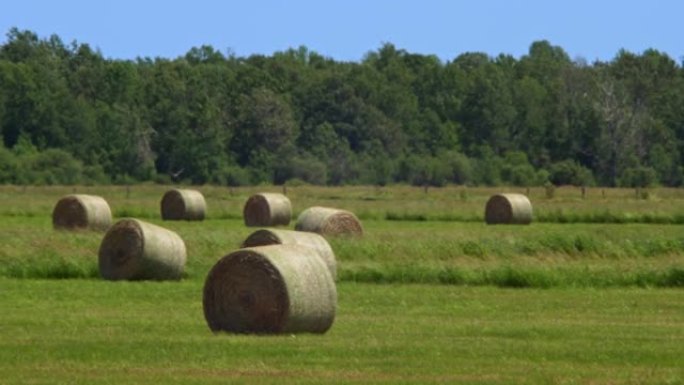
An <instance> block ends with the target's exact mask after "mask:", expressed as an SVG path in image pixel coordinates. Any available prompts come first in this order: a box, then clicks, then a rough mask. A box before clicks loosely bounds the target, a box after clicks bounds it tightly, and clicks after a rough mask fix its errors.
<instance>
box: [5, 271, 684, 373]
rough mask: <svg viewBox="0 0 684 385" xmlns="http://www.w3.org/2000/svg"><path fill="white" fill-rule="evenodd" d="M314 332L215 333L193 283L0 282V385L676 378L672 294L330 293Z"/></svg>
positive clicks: (681, 306)
mask: <svg viewBox="0 0 684 385" xmlns="http://www.w3.org/2000/svg"><path fill="white" fill-rule="evenodd" d="M338 291H339V306H338V312H337V317H336V320H335V323H334V325H333V328H332V329H331V330H330V331H329V332H328V333H327V334H325V335H322V336H321V335H307V334H303V335H296V336H274V337H273V336H240V335H229V334H218V335H214V334H212V333H211V332H210V331H209V329H208V327H207V326H206V324H205V322H204V319H203V316H202V310H201V282H200V281H197V280H187V281H183V282H167V283H155V282H132V283H127V282H119V283H111V282H103V281H94V280H66V281H55V280H47V281H44V280H15V279H0V292H2V293H3V308H4V311H3V312H0V325H2V329H1V333H2V337H3V338H2V339H0V378H2V379H3V380H2V382H3V383H4V384H24V383H71V384H73V383H83V384H107V383H150V384H152V383H179V384H180V383H183V384H185V383H226V382H230V383H274V384H275V383H278V384H282V383H363V384H365V383H478V384H510V383H563V384H573V383H610V384H635V383H639V384H641V383H653V384H678V383H682V381H684V373H683V369H682V366H681V357H682V356H683V355H684V344H682V341H683V340H684V328H682V327H681V326H682V324H684V302H682V293H681V290H671V289H658V290H643V289H628V290H625V289H620V290H614V289H602V290H594V289H572V290H569V289H564V290H532V289H530V290H511V289H503V290H502V289H495V288H467V287H456V286H429V285H368V284H354V283H341V284H339V285H338Z"/></svg>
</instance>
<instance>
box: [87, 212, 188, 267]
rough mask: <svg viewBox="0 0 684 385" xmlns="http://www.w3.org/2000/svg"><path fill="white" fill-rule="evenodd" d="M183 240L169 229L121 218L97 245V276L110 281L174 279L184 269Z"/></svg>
mask: <svg viewBox="0 0 684 385" xmlns="http://www.w3.org/2000/svg"><path fill="white" fill-rule="evenodd" d="M185 260H186V252H185V243H184V242H183V240H182V239H181V237H179V236H178V234H176V233H174V232H173V231H171V230H167V229H165V228H163V227H159V226H156V225H153V224H151V223H147V222H143V221H140V220H137V219H122V220H120V221H119V222H117V223H116V224H115V225H114V226H112V228H111V229H109V231H108V232H107V234H106V235H105V237H104V239H103V240H102V243H101V244H100V252H99V265H100V275H102V278H104V279H111V280H121V279H125V280H140V279H151V280H177V279H180V278H181V276H182V274H183V269H184V268H185Z"/></svg>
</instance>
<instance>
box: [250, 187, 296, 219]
mask: <svg viewBox="0 0 684 385" xmlns="http://www.w3.org/2000/svg"><path fill="white" fill-rule="evenodd" d="M242 215H243V217H244V219H245V226H250V227H253V226H281V225H282V226H287V225H289V224H290V220H292V204H291V203H290V199H289V198H288V197H286V196H285V195H283V194H278V193H260V194H255V195H252V196H251V197H249V199H247V202H246V203H245V207H244V209H243V211H242Z"/></svg>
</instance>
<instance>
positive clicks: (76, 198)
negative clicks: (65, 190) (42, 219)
mask: <svg viewBox="0 0 684 385" xmlns="http://www.w3.org/2000/svg"><path fill="white" fill-rule="evenodd" d="M111 225H112V210H111V209H110V208H109V204H107V201H106V200H104V198H102V197H99V196H96V195H85V194H73V195H67V196H65V197H63V198H61V199H60V200H59V201H58V202H57V204H56V205H55V208H54V209H53V210H52V226H53V227H54V228H55V229H66V230H79V229H91V230H98V231H106V230H107V229H108V228H109V226H111Z"/></svg>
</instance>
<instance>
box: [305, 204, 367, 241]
mask: <svg viewBox="0 0 684 385" xmlns="http://www.w3.org/2000/svg"><path fill="white" fill-rule="evenodd" d="M295 230H297V231H308V232H312V233H318V234H321V235H333V236H336V235H354V236H361V235H363V227H362V226H361V222H360V221H359V219H358V218H357V217H356V215H354V214H353V213H351V212H349V211H346V210H340V209H334V208H329V207H309V208H308V209H306V210H304V211H302V213H301V214H299V218H297V224H296V225H295Z"/></svg>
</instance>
